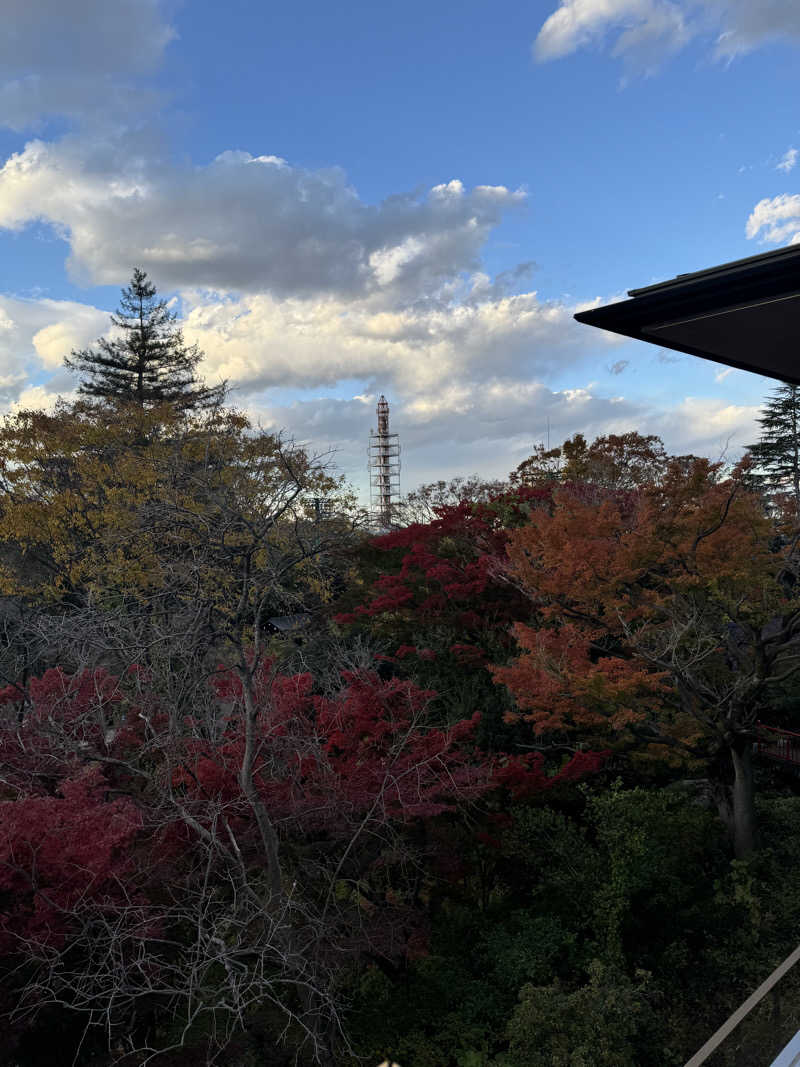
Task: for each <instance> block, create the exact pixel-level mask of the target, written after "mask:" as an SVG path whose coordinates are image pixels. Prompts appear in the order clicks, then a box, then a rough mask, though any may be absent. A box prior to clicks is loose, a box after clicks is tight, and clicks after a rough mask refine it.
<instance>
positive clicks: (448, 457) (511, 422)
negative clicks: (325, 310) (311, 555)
mask: <svg viewBox="0 0 800 1067" xmlns="http://www.w3.org/2000/svg"><path fill="white" fill-rule="evenodd" d="M376 400H377V393H371V394H365V395H359V396H356V397H353V398H351V399H333V398H324V399H323V398H318V399H313V400H303V401H297V402H294V403H291V404H286V405H271V404H269V403H268V402H267V401H265V400H264V401H261V402H259V401H258V400H257V399H254V400H253V401H252V402H251V404H250V406H249V410H250V412H251V414H252V415H253V417H254V418H255V419H257V420H260V421H261V423H262V425H264V426H265V427H267V428H272V429H278V428H286V429H287V430H288V431H289V432H290V433H292V434H293V435H294V436H295V438H296V439H297V440H298V441H312V442H313V443H314V445H315V446H316V447H317V448H318V450H319V451H328V450H331V451H332V452H333V457H334V461H335V462H336V464H337V466H338V468H339V469H340V470H342V471H344V472H345V473H346V474H347V475H348V476H349V478H350V479H351V480H352V482H353V484H355V485H356V486H357V487H358V488H359V489H360V490H361V493H362V496H363V497H364V499H366V489H367V474H366V457H367V441H368V436H369V430H370V427H373V426H374V425H375V403H376ZM759 413H760V409H759V408H758V407H757V406H746V405H731V404H726V403H725V402H724V401H722V400H719V399H717V398H709V397H685V398H683V399H680V400H678V401H677V402H676V403H675V404H674V405H672V406H670V407H668V408H667V409H664V408H663V407H662V406H661V405H660V403H656V402H653V401H649V402H648V401H644V400H639V401H635V402H634V401H632V400H629V399H627V398H625V397H609V396H603V395H601V394H599V393H597V392H596V391H594V390H593V389H592V388H591V387H588V386H587V387H582V388H575V389H565V390H552V389H550V388H548V387H547V386H546V385H545V384H543V383H540V382H530V381H517V382H501V381H496V382H491V381H490V382H485V381H484V382H462V383H459V384H458V385H456V386H453V387H451V388H450V389H447V390H444V391H443V392H442V393H441V395H437V396H414V397H406V396H403V395H395V394H392V393H390V419H391V426H392V429H393V430H395V431H396V432H397V433H398V434H399V439H400V442H401V447H402V452H401V473H400V484H401V490H402V491H403V492H405V491H408V490H409V489H412V488H414V487H415V486H416V485H418V484H420V483H421V482H426V481H433V480H436V479H439V478H450V477H453V476H455V475H457V474H469V473H472V472H473V471H474V472H477V473H478V474H480V475H481V476H483V477H485V478H503V477H505V476H506V475H507V474H508V473H509V471H511V470H513V469H514V468H515V467H516V466H517V465H518V464H519V463H520V462H521V461H522V460H523V459H525V458H526V457H527V456H529V455H530V454H531V452H532V451H533V448H534V447H535V445H537V444H538V443H543V442H544V441H545V440H546V434H547V427H548V424H549V431H550V440H551V442H553V443H561V441H563V440H565V439H566V438H567V437H571V436H572V435H573V434H575V433H582V434H584V435H585V436H586V437H587V438H588V439H589V440H592V439H593V438H594V437H597V436H600V435H602V434H607V433H626V432H627V431H629V430H639V431H640V432H641V433H656V434H659V435H660V436H661V437H662V438H663V440H664V442H665V444H666V446H667V449H668V450H669V451H670V452H673V453H676V454H684V453H687V452H693V453H696V454H698V455H708V456H710V457H711V458H712V459H717V458H719V457H720V456H722V455H723V453H726V450H727V455H728V458H731V457H732V456H734V455H738V454H739V452H740V451H741V450H742V448H743V447H744V445H745V444H747V443H749V442H750V441H754V440H756V439H757V436H758V432H757V422H756V419H757V417H758V415H759Z"/></svg>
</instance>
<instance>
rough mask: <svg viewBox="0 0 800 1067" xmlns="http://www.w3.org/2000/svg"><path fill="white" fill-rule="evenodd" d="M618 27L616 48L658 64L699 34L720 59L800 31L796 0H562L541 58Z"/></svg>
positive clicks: (547, 27)
mask: <svg viewBox="0 0 800 1067" xmlns="http://www.w3.org/2000/svg"><path fill="white" fill-rule="evenodd" d="M614 32H616V33H617V36H616V40H615V43H614V45H613V48H612V54H614V55H617V56H625V57H626V58H627V59H628V60H630V61H631V62H632V63H633V64H634V65H636V66H638V67H640V68H644V69H647V70H652V69H653V68H654V67H655V66H657V65H658V63H659V61H661V60H663V59H664V58H665V57H666V56H668V55H670V54H671V53H674V52H676V51H678V50H679V49H680V48H683V47H684V46H685V45H686V44H688V43H689V41H691V40H692V39H693V38H694V37H697V36H704V37H706V38H708V39H709V41H713V52H714V55H715V57H716V58H718V59H730V58H732V57H733V56H736V55H739V54H742V53H745V52H749V51H752V50H753V49H754V48H757V47H759V46H760V45H763V44H765V43H767V42H768V41H771V40H774V39H777V38H780V37H789V38H798V37H800V5H798V4H797V2H796V0H761V2H758V3H757V2H755V0H561V4H560V6H559V7H558V8H557V9H556V10H555V11H554V12H553V13H552V14H551V15H550V16H549V17H548V18H547V19H546V20H545V22H544V24H543V25H542V27H541V29H540V31H539V34H538V36H537V38H536V41H535V43H534V55H535V56H536V58H537V59H538V60H540V61H545V60H551V59H560V58H562V57H563V56H567V55H570V54H571V53H573V52H576V51H578V50H579V49H581V48H585V47H588V46H601V45H603V44H604V43H605V42H606V41H607V39H608V38H609V36H610V35H611V34H612V33H614Z"/></svg>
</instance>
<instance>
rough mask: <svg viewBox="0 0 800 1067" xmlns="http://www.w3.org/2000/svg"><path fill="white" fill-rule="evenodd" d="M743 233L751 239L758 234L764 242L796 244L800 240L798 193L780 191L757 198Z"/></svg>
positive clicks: (799, 201) (799, 196)
mask: <svg viewBox="0 0 800 1067" xmlns="http://www.w3.org/2000/svg"><path fill="white" fill-rule="evenodd" d="M745 234H746V235H747V237H748V238H750V239H751V240H752V238H754V237H759V236H760V238H761V241H762V243H765V244H781V243H790V244H796V243H797V242H798V240H800V195H798V194H797V193H795V194H793V195H790V194H789V193H781V195H780V196H773V197H771V198H770V197H767V198H765V199H764V200H759V202H758V203H757V204H756V206H755V207H754V208H753V210H752V211H751V212H750V217H749V218H748V220H747V224H746V226H745Z"/></svg>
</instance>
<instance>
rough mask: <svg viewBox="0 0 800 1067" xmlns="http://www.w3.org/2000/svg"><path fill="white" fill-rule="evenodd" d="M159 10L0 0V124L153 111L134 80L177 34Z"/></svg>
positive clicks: (104, 2) (152, 2)
mask: <svg viewBox="0 0 800 1067" xmlns="http://www.w3.org/2000/svg"><path fill="white" fill-rule="evenodd" d="M160 8H161V4H160V2H159V0H114V2H113V3H109V2H108V0H69V2H65V0H4V3H3V33H2V34H0V71H2V76H1V78H0V125H5V126H10V127H11V128H13V129H23V128H24V127H26V126H29V125H31V124H33V123H36V122H38V121H39V120H40V119H42V118H44V117H47V116H66V117H69V118H85V117H88V116H92V117H95V118H96V117H98V116H99V115H100V114H106V115H108V114H109V113H119V112H120V111H126V110H128V109H130V108H131V107H133V106H137V107H142V106H144V107H145V108H147V107H148V106H150V105H151V104H152V101H153V96H152V94H147V93H145V92H143V89H142V86H141V85H139V84H137V81H136V79H137V78H139V77H141V76H142V75H147V74H149V73H150V72H151V71H152V70H153V69H154V68H155V67H157V65H158V64H159V63H160V61H161V59H162V57H163V54H164V50H165V48H166V46H167V45H168V44H169V42H170V40H172V39H173V37H174V36H175V34H174V31H173V30H172V29H171V27H170V26H169V25H167V23H166V22H165V20H164V18H163V16H162V13H161V10H160Z"/></svg>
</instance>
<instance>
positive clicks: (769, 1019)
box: [0, 275, 800, 1067]
mask: <svg viewBox="0 0 800 1067" xmlns="http://www.w3.org/2000/svg"><path fill="white" fill-rule="evenodd" d="M137 278H138V280H137ZM136 285H140V286H141V287H145V288H146V279H145V278H144V276H142V277H138V275H135V276H134V284H133V287H132V288H131V290H130V292H131V294H133V295H132V296H131V299H133V296H135V295H136V292H135V287H136ZM145 288H143V289H142V293H143V294H144V295H143V296H142V300H143V301H145V300H152V298H153V296H154V292H153V293H150V290H149V288H148V289H147V291H146V292H145ZM148 293H149V295H148ZM126 299H127V297H126ZM142 307H143V308H144V303H143V305H142ZM159 307H160V305H155V304H154V305H153V308H152V313H153V316H154V318H153V330H154V331H155V333H157V332H158V330H159V329H162V328H163V329H165V330H166V329H167V323H166V320H163V321H162V319H163V309H162V310H161V311H159ZM143 314H144V312H143ZM159 315H162V318H159V317H158V316H159ZM142 321H144V319H143V320H142ZM124 336H127V337H128V338H129V342H128V347H127V348H125V347H124V345H123V347H119V346H118V347H116V348H114V347H113V345H118V342H113V343H112V342H109V344H111V345H112V348H106V347H103V346H101V351H102V352H105V353H106V356H105V357H104V358H107V359H108V360H109V361H110V360H112V358H113V359H115V360H117V361H118V362H119V364H120V365H119V367H116V368H115V367H112V365H111V363H110V362H108V363H104V362H103V361H102V360H100V359H97V360H96V361H95V364H93V366H94V368H95V370H96V371H97V374H96V375H95V377H94V378H91V379H90V380H91V381H94V382H95V383H97V382H99V383H100V385H101V386H102V388H100V386H98V389H97V390H95V391H94V392H91V390H90V389H86V390H84V393H85V395H84V396H82V397H81V399H80V400H79V401H77V402H75V403H73V404H67V403H62V404H61V405H60V406H59V407H58V408H57V409H56V410H55V411H53V412H50V413H41V412H25V411H23V412H20V413H18V414H16V415H12V416H7V417H6V418H5V420H4V422H3V425H2V427H1V428H0V560H1V562H2V569H1V570H0V577H1V578H2V604H3V610H2V619H1V625H2V642H0V672H1V673H2V686H3V688H2V690H1V691H0V767H1V768H2V769H0V979H2V981H0V1012H2V1013H3V1015H4V1018H5V1027H6V1030H5V1033H6V1037H5V1043H4V1048H3V1050H2V1052H0V1063H5V1064H8V1065H9V1067H29V1065H30V1067H33V1065H36V1067H42V1065H45V1067H46V1065H47V1064H51V1063H52V1064H56V1063H58V1064H62V1063H64V1062H72V1063H75V1064H76V1065H81V1064H87V1065H88V1064H103V1065H106V1064H108V1065H110V1064H122V1065H129V1067H133V1065H134V1064H136V1065H144V1064H145V1063H147V1064H163V1065H165V1067H167V1065H179V1064H189V1063H191V1064H203V1063H205V1064H211V1063H215V1062H221V1061H224V1062H226V1063H229V1064H232V1065H236V1067H250V1065H255V1064H259V1065H260V1064H267V1063H269V1064H286V1065H288V1064H307V1065H311V1064H323V1065H333V1064H352V1065H353V1067H355V1065H356V1064H377V1063H378V1062H380V1061H381V1060H387V1059H388V1061H389V1062H397V1063H399V1064H401V1065H403V1067H410V1065H414V1067H417V1065H421V1067H482V1065H483V1067H529V1065H542V1067H544V1065H551V1064H555V1065H565V1067H579V1065H587V1067H588V1065H589V1064H591V1065H608V1067H620V1065H622V1067H625V1065H631V1067H635V1065H648V1064H653V1065H670V1064H674V1065H678V1064H682V1063H684V1062H685V1061H686V1060H687V1059H688V1058H689V1057H690V1056H691V1055H692V1053H693V1052H695V1051H696V1049H697V1048H698V1047H699V1046H700V1045H701V1044H702V1043H703V1042H704V1041H705V1039H706V1038H707V1037H708V1036H709V1034H710V1033H711V1032H712V1031H713V1030H714V1029H715V1028H716V1026H717V1025H719V1023H720V1022H722V1021H723V1020H724V1018H725V1017H726V1016H727V1015H728V1014H730V1012H731V1011H733V1009H734V1008H735V1007H737V1006H738V1004H739V1003H740V1002H741V1001H742V1000H743V999H744V998H745V997H746V996H747V995H748V994H749V993H750V992H751V991H752V989H753V988H755V986H756V985H758V983H759V982H760V981H761V980H762V979H763V978H764V977H765V976H766V974H767V973H769V971H770V970H771V969H772V968H773V967H774V966H775V965H776V964H777V963H778V962H779V961H780V960H781V959H783V958H784V957H785V956H786V955H788V952H789V951H790V950H791V948H793V947H794V937H795V935H794V933H793V932H792V931H794V930H796V929H797V927H798V922H799V921H800V896H798V894H797V892H796V890H795V889H794V888H793V887H794V886H795V885H796V882H797V869H798V862H800V860H798V856H800V831H799V830H798V827H800V819H798V815H800V798H799V797H798V796H797V787H796V779H795V778H794V777H793V776H792V774H791V768H788V769H784V765H781V764H779V763H777V762H774V761H773V762H769V761H767V760H764V759H760V758H759V757H754V755H753V747H754V743H755V742H756V741H757V740H758V737H759V725H758V724H759V722H766V723H769V724H771V725H773V726H776V727H784V728H786V729H789V730H791V729H793V728H794V729H798V727H799V726H800V724H799V723H798V722H797V712H796V707H797V701H796V697H797V670H798V668H800V600H799V599H798V595H797V593H796V589H797V566H798V564H797V553H798V531H797V528H796V514H797V512H796V508H795V507H794V503H793V498H792V493H791V492H788V493H787V492H785V489H786V487H787V484H788V483H787V481H786V479H787V477H788V475H787V473H786V471H787V470H789V471H790V470H791V454H792V453H791V449H792V448H794V447H795V444H796V442H795V443H791V442H790V443H789V444H787V445H786V448H787V449H788V451H787V452H786V457H788V458H786V462H787V463H788V464H789V467H786V468H784V466H782V465H781V464H782V463H783V461H782V460H781V461H780V462H779V461H778V460H777V459H776V458H775V456H776V454H777V453H775V452H771V453H769V455H767V453H766V452H763V450H762V452H757V451H756V450H755V449H754V450H753V452H754V454H753V455H752V456H751V457H745V459H744V461H743V462H742V463H740V464H738V465H736V466H724V465H723V464H720V463H710V462H709V461H707V460H705V459H702V458H698V457H694V456H672V455H670V454H668V452H667V451H666V449H665V448H664V445H663V443H662V442H661V441H660V440H659V439H658V438H657V437H655V436H653V435H642V434H639V433H638V432H634V431H631V432H629V433H626V434H621V435H608V436H605V437H601V438H598V439H597V440H595V441H593V442H587V441H586V440H585V438H584V437H583V436H581V435H580V434H578V435H576V436H574V437H573V438H571V439H570V440H568V441H566V442H564V443H563V444H562V445H561V446H560V447H558V448H554V449H544V448H540V449H537V450H535V451H534V453H533V454H532V455H531V456H530V457H529V458H528V459H527V460H525V461H524V462H523V463H521V464H520V465H519V466H518V467H517V468H516V470H515V471H513V472H511V473H510V475H509V477H508V479H507V480H495V481H491V482H487V481H484V480H482V479H481V478H479V477H478V476H477V475H476V476H471V477H464V478H459V479H455V480H454V481H452V482H450V483H447V482H437V483H433V484H432V485H429V486H421V487H419V488H418V489H417V490H415V491H414V492H412V493H410V494H409V495H408V497H407V498H406V499H405V501H404V502H403V507H402V508H401V509H400V511H399V512H398V515H397V523H396V528H395V529H393V530H392V531H390V532H389V533H385V534H383V535H381V536H373V535H371V534H370V532H369V530H368V528H367V527H366V526H365V520H364V515H363V513H362V512H361V510H360V509H359V507H358V506H357V503H356V500H355V497H354V495H353V493H352V492H351V491H350V490H349V489H348V487H347V486H346V484H345V483H344V481H343V480H342V479H341V478H338V477H337V476H336V475H335V473H333V472H332V471H331V469H330V467H329V465H328V463H327V462H326V458H325V457H315V456H312V455H310V454H309V453H308V452H307V451H306V450H304V449H302V448H300V447H298V446H297V445H295V444H294V443H292V442H290V441H288V440H286V439H285V438H283V437H282V436H280V435H277V436H276V435H270V434H266V433H264V432H261V431H257V430H255V429H254V428H253V427H252V426H251V425H250V424H249V422H248V420H247V419H246V418H245V417H244V416H243V415H242V414H241V413H238V412H236V411H235V410H233V409H231V408H226V407H225V406H224V405H223V404H222V403H221V397H217V398H215V401H214V403H213V404H209V405H206V404H204V403H200V401H201V400H203V396H201V393H198V392H192V390H196V389H200V390H201V392H202V389H203V388H204V387H202V386H201V385H199V384H197V383H196V382H195V380H194V379H193V377H192V374H193V368H194V366H195V364H194V363H193V362H192V360H193V358H194V356H193V355H192V353H191V352H189V351H188V350H184V349H182V348H180V343H179V342H178V340H176V338H175V337H174V336H173V335H170V334H168V333H167V334H165V335H164V338H162V341H163V345H164V346H165V347H163V348H162V349H159V351H163V352H166V351H167V349H168V348H169V344H168V341H169V338H170V337H172V342H174V343H175V345H176V346H177V347H175V348H174V349H173V355H174V356H175V359H178V357H180V358H179V359H178V362H174V361H173V363H172V364H170V367H171V368H172V370H173V371H175V373H178V371H180V374H182V375H183V377H181V378H180V382H182V383H183V384H180V385H175V388H176V389H179V391H180V395H174V396H171V395H168V393H169V390H168V389H167V387H166V386H165V387H164V389H161V387H160V386H158V387H156V385H155V384H154V383H155V382H156V378H155V377H153V378H152V379H151V378H148V377H147V375H146V374H144V372H142V374H138V372H136V373H134V371H135V368H134V366H133V363H132V362H131V360H133V359H134V357H135V356H136V358H138V356H137V353H139V355H141V351H140V348H141V346H140V348H136V345H137V344H139V342H141V341H142V337H139V339H138V340H136V335H135V331H134V332H133V333H131V334H126V335H124ZM142 336H143V335H142ZM148 336H150V335H148ZM131 337H133V338H134V341H135V343H134V341H131V340H130V338H131ZM172 342H169V343H172ZM121 343H122V342H119V344H121ZM148 343H149V342H148ZM159 343H161V342H159ZM153 351H155V349H154V350H153ZM176 353H177V355H176ZM171 358H172V357H171ZM86 359H89V356H87V357H86ZM181 360H183V362H180V361H181ZM124 361H127V362H126V363H125V366H122V363H123V362H124ZM143 366H144V364H143ZM164 366H165V367H167V364H166V363H165V364H164ZM83 369H84V370H87V369H88V365H83ZM111 371H113V375H112V377H113V382H112V377H109V374H111ZM107 372H108V373H107ZM114 375H116V376H115V377H114ZM178 381H179V379H178V378H176V379H175V382H178ZM147 382H150V383H151V384H150V386H148V388H150V389H151V391H150V392H149V393H148V394H147V396H146V397H145V394H144V393H143V392H142V390H143V389H144V387H145V384H146V383H147ZM173 384H174V383H173ZM111 385H113V390H112V389H111ZM107 387H108V388H107ZM170 388H171V387H170ZM103 389H106V391H105V392H103V391H102V390H103ZM115 390H116V391H115ZM185 390H189V391H188V392H186V391H185ZM112 394H113V395H112ZM206 399H208V397H206ZM195 401H197V403H195ZM782 440H783V438H780V437H778V436H776V437H775V440H774V441H773V442H772V446H771V447H773V446H774V448H775V449H778V448H779V447H783V446H782V445H780V442H781V441H782ZM773 474H774V478H773ZM771 478H773V481H772V482H771V481H770V479H771ZM775 479H777V480H778V482H779V483H780V484H777V483H776V482H775ZM789 488H790V489H791V484H789ZM320 496H324V497H325V498H326V499H327V500H330V501H331V503H332V506H331V507H330V508H326V509H320V508H318V507H315V504H314V501H315V499H318V498H319V497H320ZM292 613H293V615H294V617H296V618H297V619H301V620H303V625H302V627H301V628H300V629H296V630H292V631H290V632H289V633H283V632H282V631H281V630H279V629H277V630H276V628H275V627H274V626H273V625H272V624H271V622H270V620H271V619H274V618H275V617H276V616H285V615H290V614H292ZM798 983H800V979H798V978H796V977H794V976H792V975H790V976H789V978H787V979H786V980H785V982H784V983H783V984H782V986H781V994H780V998H779V1000H777V1001H773V1002H769V1003H765V1004H764V1005H762V1006H761V1007H760V1008H759V1009H758V1010H757V1011H756V1012H754V1013H753V1015H752V1016H751V1017H750V1018H749V1019H748V1021H747V1023H746V1024H745V1025H743V1026H742V1027H741V1028H740V1030H739V1031H737V1035H736V1037H735V1038H734V1039H731V1041H730V1042H729V1043H727V1044H726V1046H725V1047H724V1048H723V1050H722V1051H721V1052H720V1053H719V1057H720V1058H719V1059H718V1060H717V1061H716V1062H719V1063H720V1064H722V1063H724V1064H730V1065H733V1064H745V1063H753V1062H756V1060H755V1059H753V1057H754V1056H755V1057H758V1056H760V1057H761V1059H759V1060H758V1062H759V1063H760V1062H762V1061H763V1059H764V1057H765V1056H768V1055H769V1053H770V1052H772V1051H775V1052H777V1050H778V1049H779V1048H780V1047H781V1045H782V1044H783V1043H785V1040H786V1039H787V1038H788V1036H790V1035H791V1033H793V1032H794V1030H796V1029H797V1028H798V1016H799V1015H800V1002H798V997H797V993H798V989H799V985H798ZM54 1034H56V1035H58V1040H57V1043H56V1044H55V1045H54V1043H53V1035H54ZM765 1050H766V1052H765ZM220 1057H221V1058H222V1059H220Z"/></svg>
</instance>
